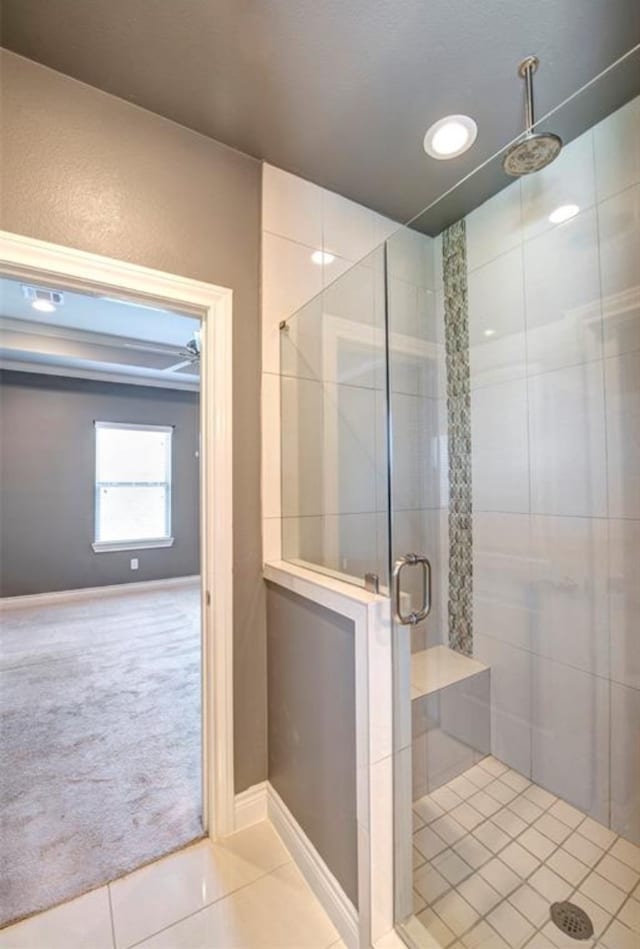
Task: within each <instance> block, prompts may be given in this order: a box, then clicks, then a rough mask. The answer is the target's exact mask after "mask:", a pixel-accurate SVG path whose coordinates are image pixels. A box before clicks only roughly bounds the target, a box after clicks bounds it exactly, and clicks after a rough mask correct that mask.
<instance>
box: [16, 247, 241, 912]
mask: <svg viewBox="0 0 640 949" xmlns="http://www.w3.org/2000/svg"><path fill="white" fill-rule="evenodd" d="M4 237H5V241H6V242H4V241H3V249H7V248H8V253H5V254H4V255H3V256H5V257H8V258H9V260H8V261H5V263H4V264H3V265H2V276H1V277H0V300H1V302H2V312H1V314H0V316H1V318H2V319H1V322H2V326H1V329H2V339H1V341H0V343H1V348H0V357H1V361H0V385H1V386H2V399H1V402H2V411H3V416H4V417H3V432H4V434H3V452H2V458H3V468H4V470H3V472H2V474H3V477H2V483H3V489H2V490H3V497H2V511H3V515H2V519H1V520H2V549H3V557H2V569H1V571H0V573H1V576H0V581H1V590H0V610H1V612H0V656H1V657H2V661H1V664H0V678H1V679H2V686H1V688H0V694H1V695H2V702H1V706H0V716H1V721H2V727H1V729H0V735H1V741H2V745H3V748H2V753H3V758H4V760H5V761H8V762H9V763H10V766H9V767H8V768H6V769H5V774H4V778H3V779H2V781H1V782H0V795H1V796H2V813H3V834H2V836H3V843H4V846H5V855H6V858H7V859H6V865H7V867H8V872H7V873H5V874H3V881H4V882H3V884H2V887H3V892H2V899H1V900H0V904H1V905H2V907H3V917H2V919H1V920H0V923H1V924H6V923H8V922H10V921H13V920H17V919H20V918H23V917H25V916H27V915H30V914H31V913H34V912H37V911H39V910H42V909H44V908H47V907H50V906H52V905H55V904H57V903H60V902H63V901H65V900H67V899H70V898H72V897H74V896H77V895H79V894H80V893H82V892H86V891H88V890H90V889H93V888H94V887H97V886H100V885H103V884H104V883H106V882H109V881H111V880H113V879H116V878H117V877H119V876H121V875H122V874H124V873H126V872H129V871H130V870H132V869H135V868H136V867H139V866H142V865H144V864H145V863H148V862H150V861H152V860H155V859H157V858H158V857H160V856H162V855H164V854H166V853H169V852H170V851H172V850H175V849H178V848H180V847H182V846H185V845H186V844H188V843H190V842H191V841H193V840H195V839H197V838H198V837H202V836H203V835H205V834H206V835H209V836H218V835H221V834H224V833H227V832H228V831H229V830H231V829H232V819H233V818H232V815H233V769H232V766H231V765H232V758H231V754H230V751H231V749H232V721H231V704H230V699H231V675H230V672H231V666H230V659H231V648H230V637H231V624H230V620H231V616H230V602H231V590H230V589H229V586H230V569H229V570H228V571H227V564H228V565H229V568H230V561H231V556H230V547H231V539H230V538H231V535H230V526H231V523H230V517H227V518H225V517H224V516H222V515H221V513H220V512H221V509H224V510H227V511H229V510H230V507H231V505H230V500H231V499H230V488H231V482H230V469H229V466H228V465H227V464H226V463H223V462H222V460H221V458H222V451H221V450H222V448H223V444H224V443H225V442H226V441H228V440H230V426H229V425H227V426H226V427H225V425H222V426H220V425H218V427H216V426H215V425H214V418H215V419H216V421H218V422H220V421H221V420H225V421H228V410H229V408H230V399H228V398H227V396H228V391H229V384H230V377H229V370H230V359H229V356H230V345H229V344H230V332H229V330H230V321H229V317H230V305H229V304H230V300H229V297H230V294H229V293H228V291H224V290H222V289H220V288H215V287H210V286H208V285H205V284H198V283H196V282H195V281H187V280H183V279H182V278H173V277H170V276H169V275H163V274H158V273H157V272H154V271H148V270H145V269H143V268H134V267H131V266H130V265H126V264H120V263H119V262H116V261H108V260H106V259H104V258H97V257H94V256H93V255H85V254H80V253H79V252H77V251H67V250H65V249H63V248H54V247H53V246H52V245H42V244H40V243H39V242H31V241H26V240H25V239H22V238H15V237H14V236H13V235H5V236H4ZM43 253H44V254H45V255H47V254H48V255H49V259H48V262H49V263H52V262H54V261H52V258H55V263H57V264H58V265H60V264H62V265H63V266H62V268H60V269H58V271H57V273H56V272H55V271H54V272H52V270H53V268H51V267H47V268H43V267H41V266H38V267H34V266H32V263H33V259H34V257H40V260H38V263H41V258H42V254H43ZM25 258H26V259H25ZM88 263H89V264H90V266H89V268H88V269H91V268H93V269H94V271H96V270H97V271H98V274H96V273H94V278H95V276H96V275H98V276H99V277H100V279H99V280H95V279H93V280H92V279H91V276H90V275H89V276H88V278H87V274H86V271H87V265H88ZM25 264H26V266H25ZM78 271H80V273H78ZM81 274H82V275H81ZM107 275H108V276H109V277H110V280H109V283H108V284H106V283H105V280H104V277H105V276H107ZM216 340H217V342H218V344H219V345H218V349H217V350H216V347H215V342H216ZM220 349H222V351H219V350H220ZM225 356H226V359H225ZM210 361H211V362H213V361H216V362H217V363H218V364H219V366H223V367H224V372H223V379H218V380H217V385H216V384H214V383H212V381H211V376H212V375H213V373H212V372H211V369H212V368H213V367H212V366H210V365H209V363H210ZM222 382H224V386H223V385H222V384H221V383H222ZM201 389H202V390H203V391H202V392H201ZM207 391H208V393H209V396H210V399H209V400H206V396H205V392H207ZM216 393H218V394H219V395H221V396H222V399H221V400H219V402H218V404H216V403H215V395H216ZM212 416H213V417H214V418H212ZM226 447H228V446H226ZM230 454H231V453H230V451H229V452H228V455H227V457H230ZM225 488H226V491H224V493H222V491H223V490H224V489H225ZM215 523H217V524H218V528H219V530H218V533H215V530H214V528H213V525H214V524H215ZM225 555H226V556H225ZM223 557H224V559H225V564H224V567H223V569H220V570H219V571H218V572H216V564H218V565H221V563H222V560H223ZM217 659H220V660H221V661H220V662H217V661H216V660H217ZM214 669H215V670H216V674H215V677H214V676H213V675H212V674H211V673H212V670H214Z"/></svg>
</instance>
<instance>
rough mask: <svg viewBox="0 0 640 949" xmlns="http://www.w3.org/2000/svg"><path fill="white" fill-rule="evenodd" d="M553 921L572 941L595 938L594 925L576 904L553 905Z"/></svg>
mask: <svg viewBox="0 0 640 949" xmlns="http://www.w3.org/2000/svg"><path fill="white" fill-rule="evenodd" d="M551 919H552V920H553V922H554V923H555V924H556V926H557V927H558V929H561V930H562V932H563V933H566V934H567V936H571V938H572V939H591V937H592V936H593V923H592V922H591V920H590V919H589V917H588V916H587V914H586V913H585V911H584V910H583V909H580V907H579V906H576V904H575V903H569V902H566V901H565V902H564V903H552V904H551Z"/></svg>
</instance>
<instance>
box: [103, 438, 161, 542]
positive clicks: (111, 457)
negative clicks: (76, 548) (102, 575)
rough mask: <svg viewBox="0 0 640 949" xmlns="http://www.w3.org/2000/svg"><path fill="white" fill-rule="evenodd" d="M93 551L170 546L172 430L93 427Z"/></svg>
mask: <svg viewBox="0 0 640 949" xmlns="http://www.w3.org/2000/svg"><path fill="white" fill-rule="evenodd" d="M95 431H96V475H95V542H94V550H104V549H113V548H114V547H118V548H125V549H126V548H127V547H136V546H149V547H153V546H169V545H170V543H171V542H172V538H171V443H172V434H173V429H172V428H171V427H169V426H164V425H163V426H160V425H126V424H121V423H117V422H96V423H95Z"/></svg>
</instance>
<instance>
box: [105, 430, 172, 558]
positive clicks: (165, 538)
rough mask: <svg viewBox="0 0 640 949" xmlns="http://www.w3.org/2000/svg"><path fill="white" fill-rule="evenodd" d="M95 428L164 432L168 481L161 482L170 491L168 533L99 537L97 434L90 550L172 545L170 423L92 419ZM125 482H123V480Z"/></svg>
mask: <svg viewBox="0 0 640 949" xmlns="http://www.w3.org/2000/svg"><path fill="white" fill-rule="evenodd" d="M93 425H94V428H95V429H96V431H97V430H98V429H101V428H104V429H114V428H115V429H127V430H128V431H136V432H164V433H165V434H167V435H170V436H171V439H170V441H169V445H168V446H167V456H168V466H167V470H168V475H169V479H168V481H166V482H164V483H165V484H167V485H168V487H169V494H168V496H167V517H166V521H167V528H168V533H167V534H163V535H162V536H161V537H142V538H140V539H138V540H133V539H131V538H127V537H123V538H121V539H120V540H98V539H97V538H98V524H99V510H100V507H99V501H98V484H100V483H101V482H99V481H98V440H97V436H96V438H95V440H94V445H95V452H96V457H95V467H94V470H95V475H94V485H93V486H94V502H93V503H94V512H93V525H94V527H93V530H94V539H93V543H92V544H91V547H92V550H93V552H94V553H95V554H104V553H115V552H117V551H122V550H153V549H160V548H162V547H173V541H174V538H173V536H172V532H171V525H172V516H173V457H172V455H173V433H174V431H175V429H174V426H173V425H151V424H147V423H146V422H140V423H137V422H99V421H94V423H93ZM123 483H124V482H123Z"/></svg>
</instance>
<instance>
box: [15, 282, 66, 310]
mask: <svg viewBox="0 0 640 949" xmlns="http://www.w3.org/2000/svg"><path fill="white" fill-rule="evenodd" d="M22 295H23V296H24V298H25V300H28V301H29V303H30V304H31V306H32V307H33V309H34V310H40V312H41V313H53V311H54V310H55V309H56V307H58V306H62V305H63V303H64V294H63V293H62V292H61V291H60V290H50V289H48V288H47V287H29V286H27V285H26V284H23V285H22Z"/></svg>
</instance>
